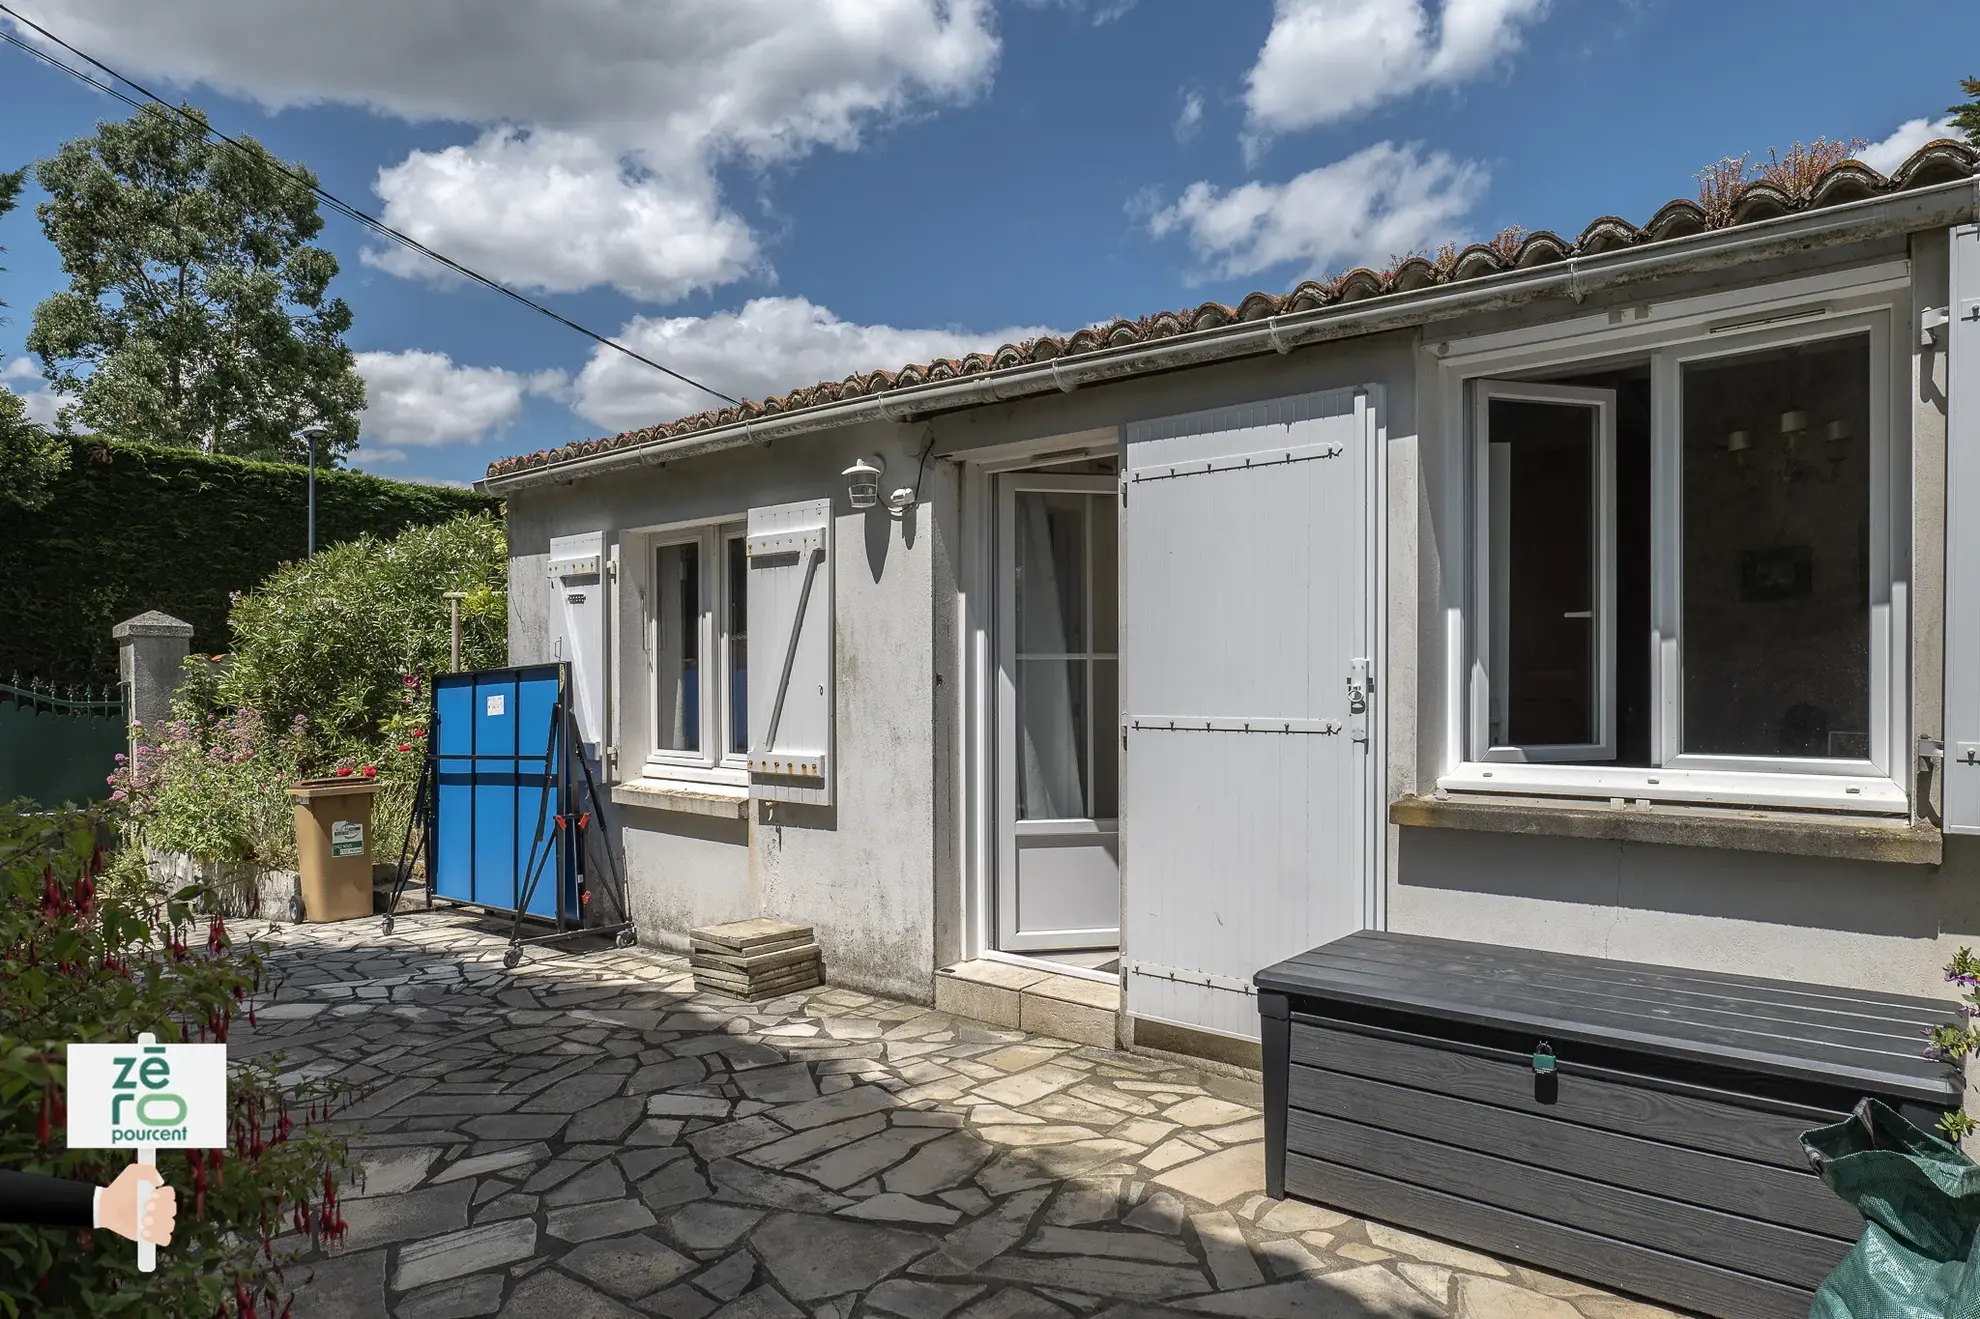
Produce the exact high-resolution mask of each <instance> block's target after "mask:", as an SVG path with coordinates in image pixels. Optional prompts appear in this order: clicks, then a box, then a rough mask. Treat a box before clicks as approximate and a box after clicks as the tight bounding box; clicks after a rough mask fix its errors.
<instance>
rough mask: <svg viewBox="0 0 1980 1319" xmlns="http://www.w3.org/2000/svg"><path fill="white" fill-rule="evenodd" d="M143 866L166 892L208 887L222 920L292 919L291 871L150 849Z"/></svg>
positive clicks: (293, 875) (293, 880) (293, 887)
mask: <svg viewBox="0 0 1980 1319" xmlns="http://www.w3.org/2000/svg"><path fill="white" fill-rule="evenodd" d="M144 863H145V868H146V869H147V870H149V871H150V872H151V878H152V881H153V882H154V883H157V884H159V885H161V886H163V887H165V888H167V889H180V888H184V887H185V886H186V885H188V884H195V883H198V884H208V885H211V886H212V888H213V892H214V896H215V898H216V900H217V902H218V904H219V912H218V914H219V915H221V916H230V917H243V916H260V917H265V918H267V919H269V920H277V921H285V920H292V919H294V917H293V916H292V914H291V912H290V905H291V900H292V899H293V898H294V897H295V895H296V892H297V878H296V872H295V871H293V870H261V869H259V868H257V867H256V866H255V865H253V864H252V863H251V862H247V861H210V860H207V859H205V858H203V857H196V856H193V855H191V854H190V853H187V852H164V851H160V850H158V849H157V848H151V847H147V848H145V849H144Z"/></svg>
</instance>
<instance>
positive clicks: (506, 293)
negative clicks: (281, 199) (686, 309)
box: [0, 3, 742, 407]
mask: <svg viewBox="0 0 1980 1319" xmlns="http://www.w3.org/2000/svg"><path fill="white" fill-rule="evenodd" d="M0 14H5V15H7V16H8V17H9V18H11V19H13V20H14V21H15V22H16V23H19V24H20V25H21V26H23V27H27V28H32V29H33V30H34V31H36V32H38V33H40V34H41V35H42V36H43V37H44V38H46V39H47V40H49V41H52V42H54V43H55V44H56V45H58V46H60V47H61V48H62V49H63V50H66V51H68V52H69V53H70V54H71V55H74V56H75V57H76V58H77V59H79V60H82V61H83V62H85V63H87V64H89V65H91V66H92V67H94V68H97V69H100V70H102V71H103V73H104V74H105V75H107V76H108V77H109V78H110V79H111V80H112V82H110V83H106V82H104V81H103V80H102V79H100V78H97V77H95V76H93V75H91V74H90V73H88V72H87V71H85V70H83V69H78V68H76V67H75V66H74V65H70V64H65V63H63V62H62V61H61V60H58V59H56V58H55V57H54V56H52V55H50V54H49V53H48V52H46V51H44V50H40V49H38V48H36V47H35V46H34V45H33V44H32V43H30V42H27V41H23V40H22V39H21V38H19V37H17V36H15V35H14V34H13V33H11V32H8V31H6V30H4V29H0V41H5V42H6V43H7V44H8V45H10V46H14V47H17V48H18V49H20V50H24V51H26V52H27V53H28V54H30V55H32V56H34V57H35V58H36V59H38V60H40V61H41V62H42V63H44V64H47V65H50V66H52V67H54V68H57V69H60V70H61V71H62V72H64V73H66V74H68V75H69V76H71V77H73V78H79V79H81V80H82V81H83V82H86V83H88V84H89V85H90V86H91V87H94V88H96V90H98V91H100V92H103V93H106V94H107V95H110V96H114V97H116V98H117V99H118V100H120V101H122V102H123V103H124V104H125V105H128V106H131V107H132V108H134V109H139V110H142V109H144V108H145V105H146V103H147V102H149V103H150V104H153V105H156V106H159V107H161V108H162V109H165V110H169V111H171V112H172V113H173V114H175V115H178V116H179V117H180V118H181V119H184V120H185V121H186V122H187V123H190V124H192V125H193V126H194V127H196V128H198V129H199V130H200V131H201V132H202V133H204V134H206V135H207V136H208V137H212V138H217V139H218V140H219V141H221V142H224V143H226V144H227V145H228V146H230V147H232V148H234V149H235V150H236V151H239V152H241V153H243V154H245V155H253V154H254V153H253V152H251V151H249V150H248V148H247V145H246V144H245V143H243V142H240V141H238V140H236V139H234V138H232V137H229V136H228V135H227V134H225V133H223V132H221V131H220V130H219V129H217V128H215V127H213V125H212V124H211V123H202V122H201V121H200V120H199V119H198V118H196V117H194V116H193V115H192V114H190V113H188V112H187V111H186V109H185V107H183V106H178V105H173V104H172V103H171V102H170V101H167V100H166V99H165V98H164V97H162V96H160V95H158V94H157V93H156V92H153V91H151V90H150V89H149V88H147V87H145V85H144V84H143V83H140V82H136V81H133V80H132V79H130V78H127V77H125V76H124V75H123V74H121V73H119V72H117V71H116V70H115V69H113V68H111V67H110V66H109V65H108V64H105V63H104V62H103V61H102V60H99V59H97V58H96V57H95V56H93V55H90V54H88V53H87V52H84V51H81V50H78V49H76V48H75V47H74V46H71V45H70V44H69V43H68V42H66V41H64V40H62V38H60V37H58V36H56V35H55V34H54V33H53V32H50V31H49V30H48V29H47V28H45V27H43V26H41V24H39V23H37V22H35V21H34V20H33V19H31V18H27V17H25V16H24V15H22V14H21V13H20V12H19V11H18V10H15V9H13V8H11V7H10V6H8V5H6V4H4V3H0ZM119 82H120V83H123V84H124V85H125V86H128V87H133V88H136V89H137V92H138V94H139V95H140V96H142V97H144V100H142V101H140V100H138V99H137V98H136V97H133V96H130V95H127V94H126V93H124V92H123V91H121V90H119V89H118V88H117V87H116V86H114V85H112V84H113V83H119ZM266 158H267V160H268V161H270V162H272V163H273V165H274V167H275V168H276V169H278V170H280V171H281V172H282V173H284V174H286V175H288V176H289V177H290V178H291V179H294V180H295V181H296V182H297V183H300V184H301V185H302V186H304V187H305V188H308V189H309V190H310V192H311V193H313V194H315V196H316V198H317V200H319V201H321V202H322V203H323V204H324V205H325V206H328V207H329V208H330V209H331V210H333V211H335V212H336V213H337V214H339V215H341V216H343V217H345V218H346V219H349V220H354V221H356V222H357V223H358V224H360V225H363V226H364V227H365V228H367V229H369V230H371V231H372V232H373V233H376V234H378V235H380V236H381V237H384V238H389V239H391V240H392V241H393V242H395V243H398V244H400V245H402V246H404V247H406V248H408V249H410V250H411V251H414V252H417V253H419V254H420V255H421V256H423V257H426V258H427V259H429V260H431V261H437V262H438V263H439V264H441V265H443V266H445V267H446V268H447V269H449V270H451V271H453V272H454V273H455V274H457V275H460V276H462V277H463V278H465V279H468V280H471V281H472V282H474V283H476V284H479V285H481V286H482V287H483V288H488V289H493V290H494V291H495V292H497V293H499V294H501V295H502V296H503V297H505V298H510V299H513V300H514V301H516V302H519V303H521V304H522V305H523V306H525V307H528V308H529V309H530V310H531V311H534V312H538V313H540V314H542V315H544V316H548V317H549V318H550V319H551V320H553V321H556V322H557V323H558V324H559V325H563V326H565V327H566V328H569V329H572V330H576V331H577V332H578V333H579V334H581V335H583V336H584V337H585V338H587V339H590V340H593V341H594V342H596V343H599V344H602V345H603V346H605V347H607V348H610V349H612V350H613V351H615V352H620V353H624V354H625V355H626V356H627V357H630V358H632V359H633V361H635V362H639V363H641V364H643V365H645V366H650V367H652V368H653V369H654V370H655V371H658V372H660V373H661V374H663V375H667V376H671V377H673V378H674V379H675V380H678V381H680V382H681V383H682V384H684V385H690V386H692V387H694V388H695V389H698V390H700V391H701V392H702V393H704V394H712V395H714V396H715V397H716V398H719V399H721V400H722V401H723V402H724V403H728V404H732V405H734V406H736V407H741V406H742V403H741V400H739V399H733V398H730V397H729V396H728V395H727V394H724V393H723V392H722V391H721V390H719V389H714V388H711V387H710V386H708V385H704V384H702V383H701V382H700V381H699V380H696V379H694V378H693V377H691V376H685V375H682V374H681V373H680V372H679V371H676V370H674V369H673V368H672V367H666V366H662V365H660V363H658V362H656V361H654V360H653V359H652V358H650V357H648V356H646V355H645V354H643V353H639V352H636V351H634V350H633V349H631V348H628V347H626V346H625V345H624V344H622V343H620V342H619V341H618V340H616V339H610V338H607V337H606V336H605V335H602V334H600V333H598V331H596V330H594V329H591V328H590V327H589V326H585V325H580V324H578V322H576V321H574V320H572V319H571V318H570V317H568V316H566V315H564V314H563V313H561V312H557V311H552V310H551V309H550V308H549V307H546V306H544V305H543V304H542V303H540V302H537V301H536V300H535V299H533V298H528V297H524V296H523V295H522V294H520V293H518V292H516V291H515V290H514V289H512V288H510V287H509V286H508V285H506V284H503V283H500V282H499V281H496V280H493V279H490V278H489V277H488V276H486V275H484V274H482V273H481V272H480V271H478V270H475V269H472V268H471V267H468V266H464V265H462V264H461V263H460V262H458V261H456V260H454V259H453V258H452V257H450V256H447V255H446V254H444V253H441V252H436V251H434V250H433V249H432V248H430V247H428V246H427V245H426V244H424V243H422V242H420V241H419V240H418V239H417V238H414V237H412V236H411V235H410V234H404V233H401V232H399V231H398V230H397V229H394V228H393V227H392V226H391V225H389V224H386V223H385V222H384V221H383V220H381V219H379V218H378V217H377V216H375V215H372V214H370V213H368V212H366V211H361V210H359V209H358V208H357V207H355V206H353V205H351V204H350V203H349V202H347V201H345V200H343V199H342V198H341V197H338V196H336V195H335V194H333V193H330V192H326V191H325V190H324V189H323V188H322V187H321V186H320V185H319V184H317V183H316V182H315V181H314V180H312V179H311V178H310V177H309V176H308V175H307V174H304V173H302V172H301V171H300V170H297V169H294V168H292V167H291V166H290V165H289V164H287V162H285V161H283V160H281V159H279V158H278V157H276V156H275V155H274V153H272V152H270V153H267V157H266Z"/></svg>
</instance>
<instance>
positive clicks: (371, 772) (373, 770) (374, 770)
mask: <svg viewBox="0 0 1980 1319" xmlns="http://www.w3.org/2000/svg"><path fill="white" fill-rule="evenodd" d="M358 773H360V774H362V775H364V776H365V777H366V778H368V779H375V778H377V777H378V766H376V765H366V766H365V767H364V768H363V769H361V770H359V771H358Z"/></svg>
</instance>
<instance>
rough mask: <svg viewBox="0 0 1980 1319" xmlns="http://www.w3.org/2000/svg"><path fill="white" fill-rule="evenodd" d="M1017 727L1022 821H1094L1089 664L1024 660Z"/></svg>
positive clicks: (1020, 669)
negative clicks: (1089, 792) (1089, 782)
mask: <svg viewBox="0 0 1980 1319" xmlns="http://www.w3.org/2000/svg"><path fill="white" fill-rule="evenodd" d="M1017 726H1018V727H1017V732H1018V748H1017V760H1018V763H1017V789H1018V792H1017V796H1018V800H1017V818H1018V819H1020V820H1083V819H1088V818H1090V814H1089V812H1088V811H1087V808H1086V733H1087V698H1086V661H1085V660H1019V661H1018V666H1017Z"/></svg>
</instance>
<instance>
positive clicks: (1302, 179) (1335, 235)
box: [1148, 142, 1490, 277]
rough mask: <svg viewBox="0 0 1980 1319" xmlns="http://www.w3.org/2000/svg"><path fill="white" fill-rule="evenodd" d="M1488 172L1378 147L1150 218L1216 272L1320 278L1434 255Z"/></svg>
mask: <svg viewBox="0 0 1980 1319" xmlns="http://www.w3.org/2000/svg"><path fill="white" fill-rule="evenodd" d="M1489 182H1490V176H1489V175H1488V174H1487V172H1486V170H1485V169H1484V167H1483V166H1481V165H1478V164H1476V163H1475V162H1471V161H1458V160H1455V159H1453V158H1452V157H1450V156H1449V155H1446V154H1445V153H1444V152H1441V151H1437V152H1432V153H1430V154H1429V155H1424V154H1423V153H1422V151H1421V150H1420V149H1419V148H1418V147H1416V146H1414V145H1404V146H1397V145H1396V144H1395V143H1392V142H1377V143H1376V144H1375V145H1374V146H1371V147H1366V148H1364V149H1363V150H1361V151H1357V152H1356V153H1355V154H1353V155H1352V156H1349V157H1347V158H1346V159H1345V160H1339V161H1336V162H1334V163H1333V164H1331V165H1323V166H1321V167H1320V168H1318V169H1312V170H1308V171H1307V172H1306V173H1304V174H1301V175H1299V176H1298V177H1297V178H1294V179H1291V180H1289V181H1287V182H1285V183H1246V184H1243V185H1242V186H1239V187H1236V188H1231V189H1228V190H1225V189H1220V188H1218V187H1216V186H1215V185H1214V184H1211V183H1204V182H1198V183H1192V184H1190V185H1189V187H1188V188H1186V189H1185V190H1184V191H1183V194H1182V196H1181V197H1180V198H1178V199H1177V200H1176V202H1175V204H1174V205H1171V206H1167V207H1163V208H1161V209H1158V210H1156V211H1155V212H1154V214H1153V215H1151V216H1150V217H1149V219H1148V228H1149V232H1150V233H1152V234H1154V236H1155V237H1157V238H1164V237H1167V236H1168V235H1170V234H1172V233H1178V232H1179V233H1182V234H1184V235H1186V236H1187V237H1188V240H1189V244H1190V246H1191V247H1192V248H1193V249H1194V250H1195V252H1196V254H1197V255H1198V256H1199V257H1200V258H1202V259H1203V261H1204V262H1205V263H1206V264H1207V265H1208V266H1210V268H1211V269H1213V270H1214V271H1215V272H1216V273H1217V274H1219V275H1222V276H1226V277H1239V276H1247V275H1255V274H1258V273H1260V272H1262V271H1266V270H1271V269H1273V268H1275V267H1278V266H1281V265H1288V264H1296V265H1298V266H1299V267H1300V268H1301V269H1302V271H1303V272H1304V273H1306V274H1309V275H1318V274H1322V273H1324V272H1326V271H1327V270H1329V269H1332V268H1336V267H1338V266H1340V265H1342V264H1353V263H1379V262H1381V261H1382V260H1383V259H1384V258H1386V257H1388V256H1390V255H1392V254H1396V253H1402V252H1408V251H1411V250H1414V249H1418V248H1428V247H1431V246H1434V245H1435V244H1436V243H1438V242H1440V241H1442V240H1444V239H1445V238H1447V237H1448V236H1450V234H1451V232H1452V230H1453V229H1454V228H1455V227H1456V226H1457V225H1458V223H1459V222H1460V221H1461V220H1462V219H1463V218H1464V216H1465V215H1466V214H1467V213H1468V212H1469V211H1470V210H1471V208H1472V207H1473V206H1475V205H1476V204H1477V203H1478V200H1479V198H1480V197H1482V196H1483V195H1484V191H1485V187H1486V185H1487V184H1488V183H1489Z"/></svg>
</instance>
